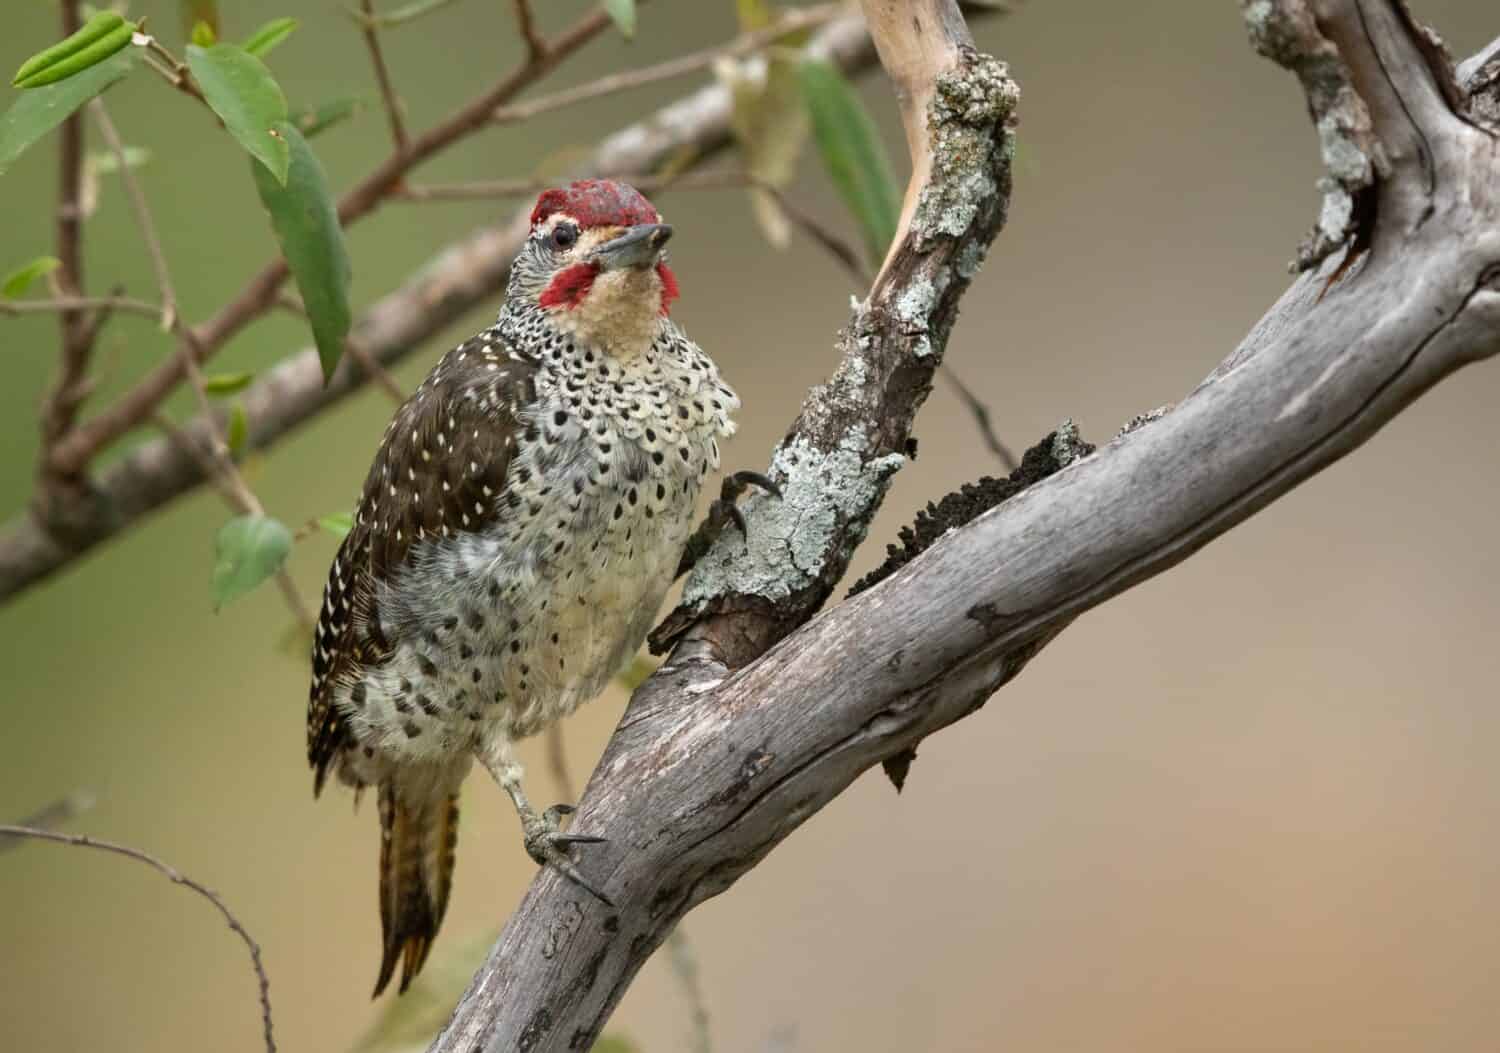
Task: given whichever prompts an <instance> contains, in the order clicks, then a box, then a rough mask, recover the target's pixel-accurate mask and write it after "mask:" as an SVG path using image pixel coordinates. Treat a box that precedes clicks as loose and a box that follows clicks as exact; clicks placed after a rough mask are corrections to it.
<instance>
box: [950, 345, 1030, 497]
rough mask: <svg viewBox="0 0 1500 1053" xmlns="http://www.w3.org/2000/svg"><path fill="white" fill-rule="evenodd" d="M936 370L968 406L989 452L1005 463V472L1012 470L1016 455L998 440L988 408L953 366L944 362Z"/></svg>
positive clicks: (1015, 462) (1013, 469)
mask: <svg viewBox="0 0 1500 1053" xmlns="http://www.w3.org/2000/svg"><path fill="white" fill-rule="evenodd" d="M938 371H939V372H941V373H942V374H943V376H944V377H946V378H947V380H948V384H949V386H950V387H952V388H953V390H954V392H955V393H956V394H957V395H958V397H959V398H960V399H961V400H962V401H963V404H964V405H965V406H966V407H968V410H969V413H970V415H971V416H973V418H974V423H975V425H977V426H978V428H979V434H980V435H982V436H983V437H984V444H985V445H986V446H988V447H989V448H990V452H991V453H993V454H994V455H995V456H996V457H998V458H1000V463H1001V464H1003V465H1005V470H1006V471H1007V472H1013V471H1015V470H1016V469H1017V468H1018V467H1020V462H1019V461H1017V460H1016V455H1015V454H1013V453H1011V452H1010V448H1009V447H1008V446H1006V445H1005V443H1003V442H1001V441H1000V436H998V435H996V434H995V428H994V425H993V424H991V422H990V408H989V407H988V406H986V405H985V404H984V403H983V402H981V401H979V398H978V396H976V395H975V394H974V393H973V392H972V391H970V390H969V386H968V385H967V384H965V383H964V382H963V380H962V379H961V378H960V377H959V375H958V374H957V373H955V372H953V368H952V367H951V366H949V365H948V363H946V362H944V363H943V364H942V365H940V366H938Z"/></svg>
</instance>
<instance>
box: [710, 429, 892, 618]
mask: <svg viewBox="0 0 1500 1053" xmlns="http://www.w3.org/2000/svg"><path fill="white" fill-rule="evenodd" d="M868 445H869V440H868V439H867V437H866V436H864V435H863V434H858V433H854V432H851V433H850V434H847V435H845V436H844V437H843V439H842V440H841V441H840V442H839V444H838V446H837V447H835V448H834V449H833V450H831V451H823V450H820V449H818V448H816V447H814V446H813V445H812V444H811V443H809V442H808V441H807V440H806V439H804V438H802V437H800V436H799V437H797V438H795V439H793V440H792V441H791V442H790V443H788V444H785V445H783V446H781V447H779V448H778V449H777V450H776V454H775V456H774V457H772V459H771V475H772V476H773V477H775V478H776V479H777V480H778V481H780V483H781V492H782V497H781V499H780V500H777V499H776V498H774V497H767V496H764V495H762V496H757V497H754V498H751V499H750V500H748V501H747V502H745V506H744V512H745V520H746V522H747V523H748V524H749V527H750V530H749V537H748V538H742V537H741V536H740V534H739V531H737V530H735V529H734V528H733V527H730V528H729V529H728V530H726V531H725V532H724V534H723V535H722V536H721V537H720V538H719V540H718V542H717V543H716V544H715V545H714V547H713V548H712V549H710V550H709V553H708V555H706V556H705V557H704V558H703V559H701V560H700V561H699V562H698V566H697V567H695V568H694V569H693V572H692V574H690V575H689V576H688V580H687V584H686V585H685V586H684V587H683V593H682V602H683V605H684V606H687V607H693V608H698V607H701V606H702V605H703V604H705V603H706V602H707V601H708V600H710V599H712V598H714V597H716V596H727V595H733V594H742V595H755V596H764V597H765V598H767V599H769V600H773V601H775V600H781V599H785V598H786V597H788V596H790V595H791V594H792V593H794V592H796V591H798V590H800V589H803V588H806V587H807V586H809V585H812V584H813V583H814V582H815V581H816V580H817V578H818V575H819V574H820V573H822V570H823V566H824V564H825V562H826V560H827V558H828V552H829V550H830V549H831V548H832V547H833V546H834V544H835V542H836V541H838V540H839V539H838V537H837V535H838V531H839V530H840V524H848V523H851V522H855V523H857V522H860V521H861V520H862V519H863V517H865V516H867V515H868V514H869V510H870V509H871V508H873V507H875V505H876V504H878V503H879V500H880V497H881V495H882V494H883V493H884V491H885V488H886V485H887V484H888V482H889V480H890V477H891V476H892V475H893V474H894V473H895V472H896V471H897V470H898V469H899V468H900V467H901V466H902V464H904V463H905V460H906V459H905V458H904V457H902V456H901V455H900V454H889V455H887V456H885V457H877V458H875V459H874V460H870V461H866V460H865V459H864V455H863V451H864V450H865V449H866V448H867V447H868ZM848 540H849V543H850V544H857V543H858V541H859V540H860V539H859V538H850V539H848Z"/></svg>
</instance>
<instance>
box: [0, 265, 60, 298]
mask: <svg viewBox="0 0 1500 1053" xmlns="http://www.w3.org/2000/svg"><path fill="white" fill-rule="evenodd" d="M61 266H62V260H60V259H58V258H57V257H56V256H38V257H37V258H36V259H34V260H32V261H31V262H30V263H27V264H23V265H22V266H20V267H17V268H16V269H15V270H13V271H11V272H10V273H9V274H7V275H6V276H5V280H4V281H3V282H0V299H6V300H14V299H15V298H16V297H17V296H24V295H25V294H26V290H27V289H29V288H31V283H32V282H34V281H36V280H37V279H38V278H40V277H42V276H43V275H47V274H51V273H52V272H53V271H55V270H57V268H59V267H61Z"/></svg>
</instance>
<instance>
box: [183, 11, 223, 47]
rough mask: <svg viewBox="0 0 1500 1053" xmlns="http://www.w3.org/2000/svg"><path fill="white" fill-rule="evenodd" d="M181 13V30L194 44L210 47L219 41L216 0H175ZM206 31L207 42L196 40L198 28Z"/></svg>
mask: <svg viewBox="0 0 1500 1053" xmlns="http://www.w3.org/2000/svg"><path fill="white" fill-rule="evenodd" d="M177 7H178V10H179V11H181V13H182V28H183V31H184V32H186V33H188V34H189V35H190V37H191V39H192V41H193V43H194V44H198V45H200V46H201V47H210V46H212V45H213V43H214V41H216V40H218V39H219V5H218V2H217V0H177ZM199 26H203V27H204V28H205V29H207V30H208V42H207V43H204V42H203V41H201V40H199V39H198V27H199Z"/></svg>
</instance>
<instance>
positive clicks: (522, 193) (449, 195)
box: [391, 169, 759, 202]
mask: <svg viewBox="0 0 1500 1053" xmlns="http://www.w3.org/2000/svg"><path fill="white" fill-rule="evenodd" d="M612 178H614V179H617V180H619V181H620V182H624V183H629V184H630V185H631V186H633V187H635V188H636V189H637V190H639V191H640V192H641V193H643V194H659V193H662V192H663V191H666V190H722V189H724V188H726V187H745V186H755V185H759V184H758V181H757V180H756V179H755V178H754V177H753V176H750V175H748V174H746V173H745V172H742V171H739V170H738V169H718V170H714V171H708V172H681V173H678V174H676V175H656V174H654V173H641V174H639V175H615V176H613V177H612ZM555 182H556V181H555V180H551V181H549V180H544V179H535V178H531V177H527V178H522V179H488V180H479V181H475V182H472V183H431V184H427V185H425V186H424V185H415V186H413V185H408V186H403V187H401V188H400V189H399V190H397V191H395V192H394V193H393V194H392V195H391V196H392V197H394V198H396V199H397V200H400V201H417V202H425V201H485V200H491V199H494V198H511V197H530V196H531V195H532V194H536V193H538V192H540V191H542V190H546V189H547V188H548V187H549V186H553V185H554V184H555Z"/></svg>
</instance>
